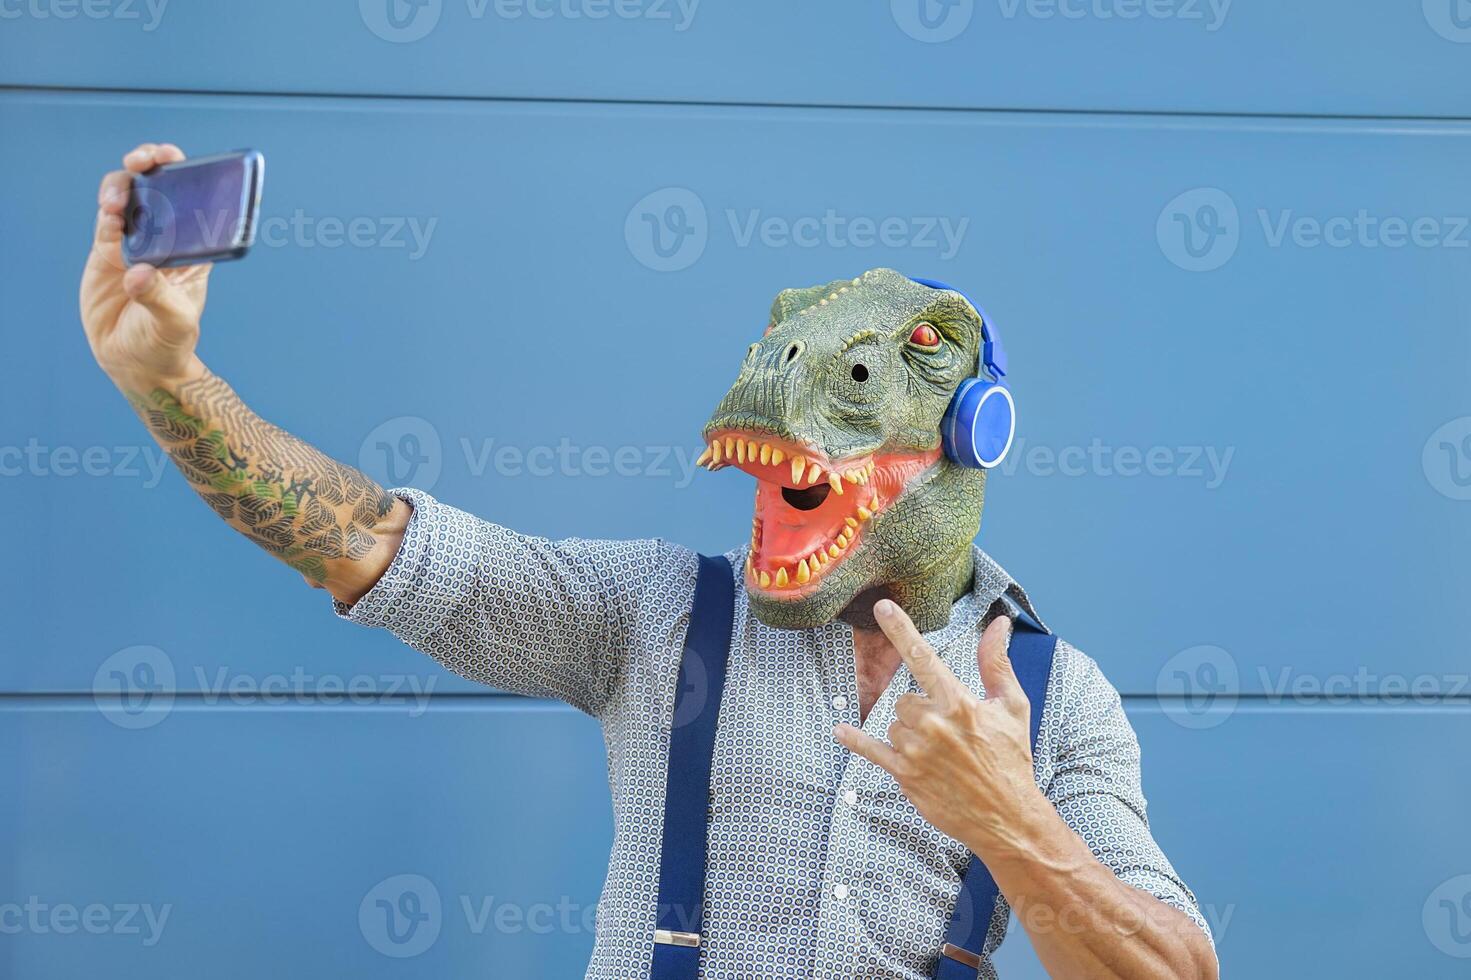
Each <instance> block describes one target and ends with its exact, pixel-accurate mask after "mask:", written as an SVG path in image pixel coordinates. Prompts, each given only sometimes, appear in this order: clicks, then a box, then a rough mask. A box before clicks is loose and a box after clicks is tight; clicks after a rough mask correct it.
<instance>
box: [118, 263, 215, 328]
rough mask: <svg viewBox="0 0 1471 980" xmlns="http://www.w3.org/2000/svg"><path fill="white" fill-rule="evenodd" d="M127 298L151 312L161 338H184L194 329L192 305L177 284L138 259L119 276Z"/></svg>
mask: <svg viewBox="0 0 1471 980" xmlns="http://www.w3.org/2000/svg"><path fill="white" fill-rule="evenodd" d="M123 290H124V291H125V292H126V293H127V294H128V298H129V299H132V300H133V301H134V302H136V303H138V304H139V305H140V306H142V307H143V308H144V309H146V310H148V312H149V313H152V314H153V318H154V320H156V321H157V323H158V328H159V333H160V336H161V339H163V340H165V341H168V342H187V341H188V340H190V339H191V338H192V337H193V335H194V332H195V331H196V330H197V329H198V326H199V325H198V323H197V322H196V321H197V318H198V314H197V312H196V309H195V305H194V303H193V302H191V301H190V298H189V297H188V296H186V295H185V294H184V292H183V290H181V289H180V288H179V287H178V285H177V284H176V283H174V282H172V281H170V280H169V278H168V277H167V276H165V275H164V274H163V273H162V272H160V271H159V270H158V269H156V268H154V267H153V266H151V265H148V264H147V263H144V262H140V263H138V264H137V265H135V266H132V267H131V268H130V269H128V271H127V273H126V274H124V276H123Z"/></svg>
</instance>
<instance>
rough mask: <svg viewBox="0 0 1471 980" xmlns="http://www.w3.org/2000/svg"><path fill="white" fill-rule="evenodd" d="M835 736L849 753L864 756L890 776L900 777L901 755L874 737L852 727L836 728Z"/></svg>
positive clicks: (841, 726)
mask: <svg viewBox="0 0 1471 980" xmlns="http://www.w3.org/2000/svg"><path fill="white" fill-rule="evenodd" d="M833 735H834V736H835V737H836V738H837V740H838V743H839V744H840V745H842V746H843V747H844V748H845V749H847V750H848V751H849V752H852V753H853V754H854V755H861V756H863V757H864V758H865V759H867V760H868V761H869V762H872V763H873V764H874V765H876V766H878V767H879V768H880V769H883V770H885V771H887V772H888V773H889V774H890V775H898V772H897V766H898V765H899V753H897V752H895V751H894V750H893V749H891V748H890V747H889V746H887V745H885V744H884V743H883V742H880V741H879V740H878V739H876V738H874V737H873V736H872V735H869V734H868V733H867V732H862V731H859V730H858V729H856V728H854V727H853V726H852V725H837V726H835V727H834V728H833Z"/></svg>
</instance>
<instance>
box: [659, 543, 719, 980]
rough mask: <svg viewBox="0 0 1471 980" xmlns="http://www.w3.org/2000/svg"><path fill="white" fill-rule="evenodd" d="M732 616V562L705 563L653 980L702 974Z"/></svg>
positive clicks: (683, 697)
mask: <svg viewBox="0 0 1471 980" xmlns="http://www.w3.org/2000/svg"><path fill="white" fill-rule="evenodd" d="M734 614H735V579H734V576H733V574H732V572H731V568H730V562H729V561H727V560H726V559H724V558H721V557H717V558H707V557H705V556H704V555H701V556H700V569H699V577H698V578H697V579H696V580H695V601H694V605H693V606H692V607H691V610H690V625H689V630H688V632H687V633H686V634H685V638H684V653H683V654H682V655H681V657H680V662H679V686H678V688H677V689H676V690H675V693H674V718H673V728H672V730H671V731H670V734H669V770H668V772H669V775H668V778H667V780H666V781H665V784H664V786H665V788H664V837H663V842H662V844H661V845H660V850H659V908H658V918H657V925H656V928H655V930H654V965H653V969H652V970H651V971H650V974H649V976H650V977H651V980H695V976H696V974H697V973H698V971H699V968H700V929H701V925H702V922H703V917H704V909H703V904H704V901H705V838H706V828H707V814H708V807H709V805H710V802H709V801H710V764H711V762H712V760H713V759H714V757H715V727H716V722H717V721H718V720H719V717H720V695H721V693H722V692H723V691H724V689H725V666H726V662H727V661H728V659H729V655H730V633H731V624H732V620H733V618H734Z"/></svg>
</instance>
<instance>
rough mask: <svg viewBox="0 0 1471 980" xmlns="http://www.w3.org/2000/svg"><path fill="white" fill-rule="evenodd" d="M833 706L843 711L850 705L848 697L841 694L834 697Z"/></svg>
mask: <svg viewBox="0 0 1471 980" xmlns="http://www.w3.org/2000/svg"><path fill="white" fill-rule="evenodd" d="M833 707H834V708H837V709H838V710H839V711H842V710H843V709H844V708H846V707H848V699H847V698H845V697H843V695H841V694H839V695H838V696H837V697H835V698H833Z"/></svg>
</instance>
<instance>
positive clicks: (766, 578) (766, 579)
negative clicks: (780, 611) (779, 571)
mask: <svg viewBox="0 0 1471 980" xmlns="http://www.w3.org/2000/svg"><path fill="white" fill-rule="evenodd" d="M756 581H758V582H760V583H761V588H763V589H769V588H771V576H770V575H768V574H767V573H766V572H757V573H756Z"/></svg>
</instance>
